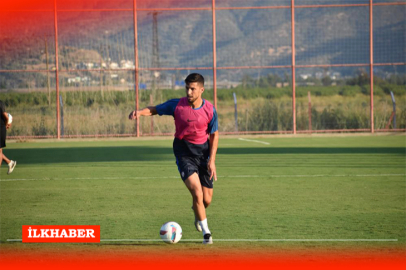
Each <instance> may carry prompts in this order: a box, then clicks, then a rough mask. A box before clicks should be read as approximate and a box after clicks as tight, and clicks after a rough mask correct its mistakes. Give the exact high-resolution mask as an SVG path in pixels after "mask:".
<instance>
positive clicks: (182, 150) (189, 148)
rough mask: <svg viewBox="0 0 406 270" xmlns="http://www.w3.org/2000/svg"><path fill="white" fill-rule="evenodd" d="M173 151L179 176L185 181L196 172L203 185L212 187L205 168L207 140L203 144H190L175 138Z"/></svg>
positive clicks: (207, 154)
mask: <svg viewBox="0 0 406 270" xmlns="http://www.w3.org/2000/svg"><path fill="white" fill-rule="evenodd" d="M173 152H174V154H175V157H176V165H178V170H179V173H180V177H181V178H182V180H183V181H185V180H186V179H187V178H188V177H189V176H191V175H192V174H193V173H197V175H198V176H199V179H200V183H201V185H202V186H203V187H207V188H213V179H210V173H209V170H208V168H207V162H208V160H209V142H208V141H207V142H206V143H205V144H201V145H200V144H198V145H196V144H191V143H189V142H187V141H185V140H179V139H177V138H175V140H174V141H173Z"/></svg>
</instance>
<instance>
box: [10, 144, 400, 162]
mask: <svg viewBox="0 0 406 270" xmlns="http://www.w3.org/2000/svg"><path fill="white" fill-rule="evenodd" d="M6 153H7V156H9V157H11V158H12V159H14V160H18V161H19V162H20V163H21V164H46V163H71V162H72V163H73V162H75V163H81V162H123V161H164V160H168V161H173V160H174V155H173V152H172V148H171V147H162V146H160V147H151V146H120V147H71V148H29V149H6ZM286 154H294V155H298V156H299V155H306V154H316V155H317V154H320V155H336V154H371V155H374V154H391V155H394V154H395V155H403V156H404V155H405V148H403V147H257V148H256V147H246V148H242V147H228V148H221V145H220V148H219V149H218V156H219V157H221V156H222V155H270V156H272V155H286Z"/></svg>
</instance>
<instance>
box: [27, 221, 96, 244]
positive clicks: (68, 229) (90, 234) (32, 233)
mask: <svg viewBox="0 0 406 270" xmlns="http://www.w3.org/2000/svg"><path fill="white" fill-rule="evenodd" d="M99 242H100V225H23V243H99Z"/></svg>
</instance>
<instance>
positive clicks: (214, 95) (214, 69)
mask: <svg viewBox="0 0 406 270" xmlns="http://www.w3.org/2000/svg"><path fill="white" fill-rule="evenodd" d="M212 17H213V102H214V107H215V108H216V110H217V54H216V50H217V46H216V0H212Z"/></svg>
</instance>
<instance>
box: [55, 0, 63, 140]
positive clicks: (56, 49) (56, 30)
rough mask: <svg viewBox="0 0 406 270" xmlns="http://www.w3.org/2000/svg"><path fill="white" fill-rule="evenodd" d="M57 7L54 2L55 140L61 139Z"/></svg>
mask: <svg viewBox="0 0 406 270" xmlns="http://www.w3.org/2000/svg"><path fill="white" fill-rule="evenodd" d="M57 14H58V12H57V5H56V0H54V28H55V80H56V82H55V85H56V123H57V124H56V128H57V138H58V139H60V138H61V115H60V108H59V61H58V60H59V54H58V17H57Z"/></svg>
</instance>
